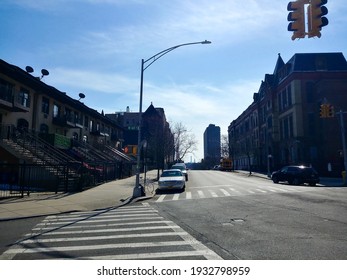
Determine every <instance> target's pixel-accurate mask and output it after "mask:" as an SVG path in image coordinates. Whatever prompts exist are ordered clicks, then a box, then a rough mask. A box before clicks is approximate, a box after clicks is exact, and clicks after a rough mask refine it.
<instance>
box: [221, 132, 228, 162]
mask: <svg viewBox="0 0 347 280" xmlns="http://www.w3.org/2000/svg"><path fill="white" fill-rule="evenodd" d="M221 154H222V157H223V158H228V157H229V139H228V135H222V137H221Z"/></svg>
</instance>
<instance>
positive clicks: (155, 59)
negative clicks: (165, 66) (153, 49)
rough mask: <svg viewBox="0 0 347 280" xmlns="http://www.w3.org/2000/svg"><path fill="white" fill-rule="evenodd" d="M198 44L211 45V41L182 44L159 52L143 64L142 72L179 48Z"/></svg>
mask: <svg viewBox="0 0 347 280" xmlns="http://www.w3.org/2000/svg"><path fill="white" fill-rule="evenodd" d="M196 44H211V41H207V40H205V41H201V42H193V43H185V44H180V45H177V46H173V47H171V48H168V49H166V50H163V51H161V52H158V53H157V54H155V55H153V56H151V57H150V58H148V59H146V60H144V61H143V62H142V63H143V69H142V71H145V70H146V69H147V68H148V67H149V66H151V65H152V64H153V63H154V62H155V61H157V60H158V59H159V58H161V57H162V56H164V55H166V54H167V53H169V52H171V51H173V50H174V49H177V48H179V47H183V46H188V45H196ZM151 60H152V61H151ZM149 61H151V62H150V63H149V64H148V65H147V66H145V64H146V63H147V62H149Z"/></svg>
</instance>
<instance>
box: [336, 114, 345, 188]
mask: <svg viewBox="0 0 347 280" xmlns="http://www.w3.org/2000/svg"><path fill="white" fill-rule="evenodd" d="M336 114H338V115H340V127H341V135H342V150H343V163H344V168H345V170H344V172H345V176H346V171H347V149H346V137H345V123H344V120H343V114H347V112H342V110H340V112H338V113H336ZM344 184H346V177H345V178H344Z"/></svg>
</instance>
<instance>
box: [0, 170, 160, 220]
mask: <svg viewBox="0 0 347 280" xmlns="http://www.w3.org/2000/svg"><path fill="white" fill-rule="evenodd" d="M155 176H156V171H155V170H154V171H149V172H148V173H147V178H155ZM134 186H135V176H132V177H129V178H126V179H123V180H117V181H112V182H108V183H105V184H102V185H100V186H97V187H94V188H91V189H89V190H86V191H83V192H79V193H73V194H68V193H67V194H65V193H62V194H55V193H51V194H40V193H32V194H30V196H24V197H23V198H8V199H4V200H0V222H1V221H4V220H14V219H21V218H29V217H38V216H46V215H53V214H60V213H67V212H73V211H92V210H97V209H105V208H111V207H114V208H117V207H119V206H122V205H125V204H128V203H130V202H132V201H134V200H133V198H132V195H133V189H134ZM146 198H148V197H140V198H137V199H135V201H136V200H139V199H141V200H143V199H146Z"/></svg>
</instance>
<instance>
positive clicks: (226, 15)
mask: <svg viewBox="0 0 347 280" xmlns="http://www.w3.org/2000/svg"><path fill="white" fill-rule="evenodd" d="M288 2H289V1H288V0H286V1H284V0H277V1H273V0H216V1H210V0H190V1H189V0H0V3H1V5H0V18H1V20H0V22H1V28H0V38H1V40H0V58H1V59H3V60H5V61H7V62H8V63H11V64H15V65H17V66H19V67H21V68H23V69H24V68H25V66H27V65H30V66H32V67H33V68H34V69H35V73H34V74H37V75H40V70H41V69H42V68H45V69H47V70H48V71H49V72H50V75H49V76H47V77H45V78H44V80H43V81H44V82H45V83H47V84H49V85H52V86H54V87H56V88H57V89H59V90H61V91H64V92H66V93H67V94H68V95H69V96H71V97H73V98H76V99H77V98H78V94H79V93H80V92H83V93H84V94H85V95H86V98H85V99H84V100H83V102H84V103H85V104H86V105H87V106H89V107H92V108H94V109H96V110H98V111H99V112H101V110H104V112H105V113H113V112H119V111H125V109H126V106H129V107H130V110H131V111H134V112H136V111H138V109H139V88H140V67H141V59H147V58H149V57H151V56H152V55H154V54H156V53H158V52H160V51H161V50H164V49H166V48H169V47H172V46H175V45H178V44H183V43H189V42H198V41H203V40H209V41H212V44H209V45H191V46H185V47H181V48H178V49H176V50H174V51H172V52H170V53H169V54H167V55H165V56H164V57H162V58H161V59H160V60H158V61H156V62H155V63H154V64H153V65H151V66H150V67H149V68H148V69H147V70H146V71H145V72H144V96H143V97H144V99H143V108H144V110H145V109H146V108H147V107H148V106H149V105H150V104H151V102H153V105H154V106H156V107H162V108H164V110H165V113H166V116H167V118H168V121H170V122H171V123H172V124H174V123H177V122H182V123H183V124H184V125H185V126H186V127H187V128H188V129H190V130H191V132H192V133H194V134H195V137H196V139H197V140H198V142H199V145H198V151H197V152H196V153H195V154H194V155H189V157H188V159H191V158H192V159H193V160H194V159H195V160H196V161H200V159H201V158H202V157H203V133H204V130H205V129H206V127H207V126H208V125H209V124H215V125H218V126H220V127H221V133H222V134H227V128H228V125H229V124H230V122H231V121H232V120H234V119H235V118H237V116H239V115H240V114H241V113H242V112H243V111H244V110H245V109H246V108H247V107H248V106H249V105H250V104H251V103H252V100H253V99H252V98H253V93H254V92H257V91H258V89H259V86H260V83H261V81H262V79H263V78H264V75H265V74H267V73H273V70H274V67H275V64H276V60H277V57H278V53H280V54H281V56H282V58H283V60H284V61H285V62H287V61H288V60H289V59H290V58H291V57H292V56H293V55H294V54H295V53H306V52H343V53H344V55H345V56H346V46H347V16H346V15H347V5H346V1H345V0H334V1H333V0H329V1H328V2H329V3H328V4H327V5H326V6H327V8H328V10H329V14H328V15H327V17H328V19H329V25H328V26H326V27H324V28H323V30H322V37H321V38H319V39H318V38H310V39H308V38H305V39H301V40H296V41H292V40H291V35H292V34H291V32H288V31H287V25H288V21H287V15H288V11H287V4H288Z"/></svg>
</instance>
